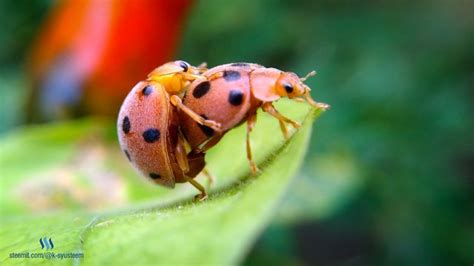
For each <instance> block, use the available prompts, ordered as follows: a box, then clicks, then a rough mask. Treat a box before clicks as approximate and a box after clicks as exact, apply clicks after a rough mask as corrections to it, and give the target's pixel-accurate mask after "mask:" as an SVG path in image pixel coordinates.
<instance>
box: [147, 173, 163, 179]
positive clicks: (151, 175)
mask: <svg viewBox="0 0 474 266" xmlns="http://www.w3.org/2000/svg"><path fill="white" fill-rule="evenodd" d="M148 175H149V176H150V177H151V178H152V179H160V178H161V175H160V174H156V173H149V174H148Z"/></svg>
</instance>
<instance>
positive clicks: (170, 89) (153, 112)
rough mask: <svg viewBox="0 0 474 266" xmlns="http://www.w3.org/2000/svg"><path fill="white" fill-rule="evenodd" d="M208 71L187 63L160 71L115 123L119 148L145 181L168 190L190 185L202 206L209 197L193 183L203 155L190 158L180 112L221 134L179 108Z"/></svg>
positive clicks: (135, 92)
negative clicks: (187, 91) (193, 83)
mask: <svg viewBox="0 0 474 266" xmlns="http://www.w3.org/2000/svg"><path fill="white" fill-rule="evenodd" d="M204 69H205V68H204V67H203V66H201V67H193V66H190V65H189V64H188V63H186V62H184V61H174V62H170V63H167V64H164V65H163V66H161V67H158V68H156V69H155V70H153V71H152V72H151V73H150V74H149V75H148V79H147V80H146V81H141V82H139V83H138V84H137V85H135V87H134V88H133V89H132V90H131V91H130V93H129V94H128V96H127V97H126V98H125V100H124V102H123V104H122V107H121V108H120V112H119V116H118V121H117V131H118V137H119V142H120V146H121V148H122V150H123V152H124V153H125V155H126V156H127V158H128V160H129V161H130V162H131V163H132V164H133V165H134V166H135V168H136V169H137V170H138V171H139V172H140V173H141V174H142V175H144V176H147V177H149V178H151V179H152V180H153V181H154V182H155V183H157V184H160V185H163V186H166V187H174V185H175V183H183V182H189V183H191V184H192V185H193V186H195V187H196V188H197V189H198V190H199V191H201V194H200V195H198V196H197V198H198V199H200V200H202V199H205V198H206V192H205V189H204V188H203V187H202V186H201V185H200V184H199V183H198V182H196V181H195V180H194V179H193V178H194V177H196V175H198V174H199V172H201V170H203V168H204V165H205V163H204V154H196V153H193V154H189V155H187V154H186V150H185V147H186V142H185V139H184V137H183V135H182V133H181V132H180V127H179V118H178V112H177V109H179V110H181V111H182V113H183V114H187V115H186V116H187V117H189V118H190V119H191V120H192V121H195V122H196V123H199V124H202V125H203V126H206V127H209V128H212V129H213V130H217V131H219V130H220V125H219V124H218V123H216V122H214V121H210V120H206V119H204V118H202V117H201V116H199V115H197V114H196V113H194V112H193V111H192V110H190V109H189V108H187V107H186V106H184V105H183V104H182V102H181V98H180V97H181V96H182V94H183V91H184V89H185V88H186V87H187V86H188V85H189V84H190V83H191V81H192V80H194V79H196V78H199V77H200V73H201V72H202V71H203V70H204Z"/></svg>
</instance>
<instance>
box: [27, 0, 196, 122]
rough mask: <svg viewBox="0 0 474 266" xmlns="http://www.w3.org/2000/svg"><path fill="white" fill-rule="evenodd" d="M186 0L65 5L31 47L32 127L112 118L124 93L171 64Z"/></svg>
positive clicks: (74, 0) (93, 0)
mask: <svg viewBox="0 0 474 266" xmlns="http://www.w3.org/2000/svg"><path fill="white" fill-rule="evenodd" d="M190 6H191V0H172V1H170V0H128V1H118V0H117V1H114V0H68V1H64V2H61V3H60V4H59V5H58V6H56V7H55V9H54V10H53V11H52V14H51V15H50V17H49V18H48V19H47V21H46V24H45V25H44V27H43V28H42V29H41V30H40V34H39V36H38V39H37V40H36V42H35V43H34V44H33V49H32V55H31V61H30V62H29V63H30V65H29V74H30V76H31V80H32V83H33V84H32V94H31V98H30V101H29V106H28V107H29V109H28V118H29V120H30V121H45V120H53V119H58V118H65V117H71V116H78V115H83V114H94V115H109V116H115V115H116V114H117V113H118V109H119V107H120V104H121V103H122V101H123V99H124V97H125V96H126V95H127V93H128V92H129V90H130V88H132V87H133V85H135V83H136V82H137V81H139V80H142V79H143V77H146V75H147V74H148V73H149V72H150V71H151V70H153V68H154V67H156V66H158V65H160V64H162V63H164V62H167V61H170V60H171V59H173V55H174V52H175V48H176V45H177V41H178V38H179V37H180V35H181V27H182V24H183V22H184V19H185V17H186V15H187V13H188V10H189V8H190Z"/></svg>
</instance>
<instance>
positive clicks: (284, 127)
mask: <svg viewBox="0 0 474 266" xmlns="http://www.w3.org/2000/svg"><path fill="white" fill-rule="evenodd" d="M278 122H279V123H280V129H281V132H282V133H283V137H285V139H288V138H290V134H289V132H288V128H287V127H286V124H285V123H283V122H282V121H281V120H278Z"/></svg>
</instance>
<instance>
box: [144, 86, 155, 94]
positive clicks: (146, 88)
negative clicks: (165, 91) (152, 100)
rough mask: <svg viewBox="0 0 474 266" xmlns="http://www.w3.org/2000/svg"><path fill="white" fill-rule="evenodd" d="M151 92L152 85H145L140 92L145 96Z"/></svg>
mask: <svg viewBox="0 0 474 266" xmlns="http://www.w3.org/2000/svg"><path fill="white" fill-rule="evenodd" d="M152 92H153V86H151V85H147V86H146V87H145V88H143V90H142V93H143V95H145V96H148V95H150V94H151V93H152Z"/></svg>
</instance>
